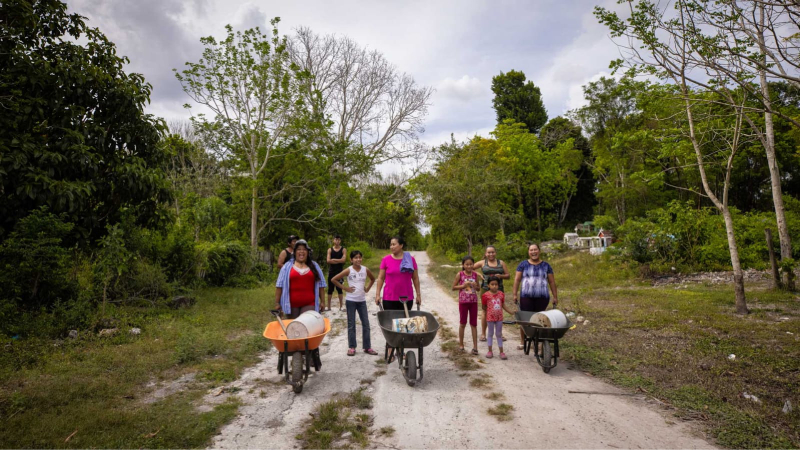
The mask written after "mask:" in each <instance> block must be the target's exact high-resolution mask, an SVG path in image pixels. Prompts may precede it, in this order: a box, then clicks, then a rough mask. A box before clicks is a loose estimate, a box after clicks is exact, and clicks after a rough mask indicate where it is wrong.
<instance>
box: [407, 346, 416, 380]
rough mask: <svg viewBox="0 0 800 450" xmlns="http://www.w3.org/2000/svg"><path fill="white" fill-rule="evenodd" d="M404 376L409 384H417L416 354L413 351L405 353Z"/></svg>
mask: <svg viewBox="0 0 800 450" xmlns="http://www.w3.org/2000/svg"><path fill="white" fill-rule="evenodd" d="M406 377H407V380H406V383H408V385H409V386H411V387H414V385H416V384H417V355H416V354H414V352H407V353H406Z"/></svg>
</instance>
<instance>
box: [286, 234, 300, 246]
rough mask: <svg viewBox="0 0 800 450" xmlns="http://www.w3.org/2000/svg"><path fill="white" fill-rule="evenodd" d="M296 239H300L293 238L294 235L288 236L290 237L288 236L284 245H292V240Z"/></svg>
mask: <svg viewBox="0 0 800 450" xmlns="http://www.w3.org/2000/svg"><path fill="white" fill-rule="evenodd" d="M297 239H300V238H299V237H297V236H295V235H293V234H290V235H289V238H287V239H286V243H287V244H291V243H292V241H294V240H297Z"/></svg>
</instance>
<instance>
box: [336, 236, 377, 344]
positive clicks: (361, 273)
mask: <svg viewBox="0 0 800 450" xmlns="http://www.w3.org/2000/svg"><path fill="white" fill-rule="evenodd" d="M363 258H364V256H363V255H362V254H361V252H360V251H358V250H353V251H352V252H350V262H352V263H353V265H352V266H350V267H348V268H347V269H344V270H343V271H341V272H339V273H338V274H336V275H334V277H333V278H331V283H333V284H335V285H336V286H337V287H339V288H340V289H343V290H345V291H347V296H346V297H345V307H346V308H347V344H348V347H350V348H349V349H348V350H347V356H354V355H355V354H356V312H358V317H359V318H360V319H361V336H362V341H363V342H362V345H363V346H364V353H366V354H369V355H377V354H378V352H376V351H375V350H373V349H372V344H371V343H370V337H369V314H368V313H367V297H366V296H367V292H369V290H370V288H372V285H373V284H374V283H375V275H373V274H372V272H371V271H370V270H369V269H367V268H366V267H363V266H362V265H361V261H362V260H363ZM344 277H347V287H344V286H342V284H341V281H340V280H341V279H342V278H344ZM367 278H369V284H368V285H367V286H364V284H365V283H366V281H367Z"/></svg>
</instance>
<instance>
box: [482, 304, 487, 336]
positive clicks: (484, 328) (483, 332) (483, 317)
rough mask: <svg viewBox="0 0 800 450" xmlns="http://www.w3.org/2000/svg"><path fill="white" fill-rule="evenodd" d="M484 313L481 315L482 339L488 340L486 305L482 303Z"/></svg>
mask: <svg viewBox="0 0 800 450" xmlns="http://www.w3.org/2000/svg"><path fill="white" fill-rule="evenodd" d="M481 309H482V310H483V315H482V316H481V340H486V306H483V305H481Z"/></svg>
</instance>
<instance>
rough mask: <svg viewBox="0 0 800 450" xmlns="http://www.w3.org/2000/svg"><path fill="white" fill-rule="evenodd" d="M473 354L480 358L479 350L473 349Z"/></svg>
mask: <svg viewBox="0 0 800 450" xmlns="http://www.w3.org/2000/svg"><path fill="white" fill-rule="evenodd" d="M471 353H472V354H473V355H475V356H478V349H477V348H473V349H472V352H471Z"/></svg>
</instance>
